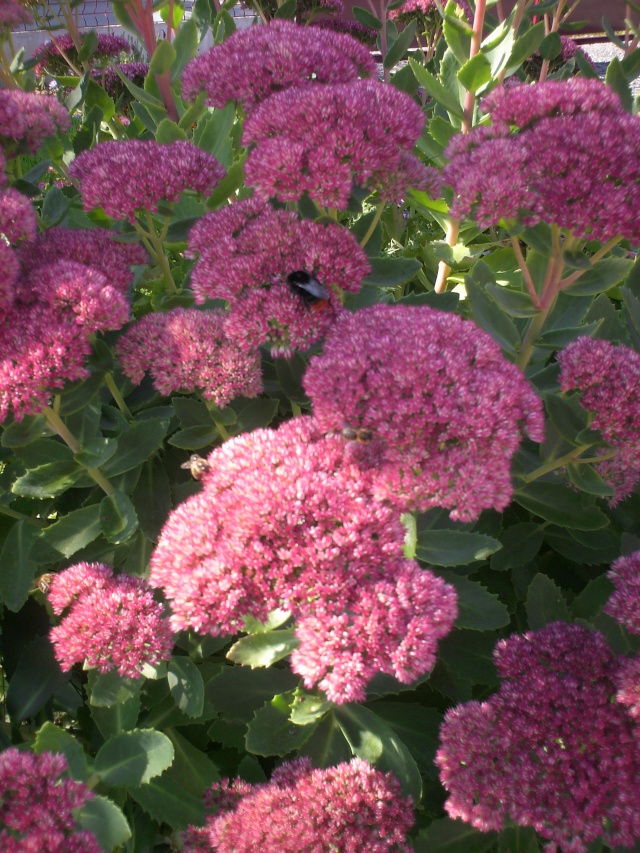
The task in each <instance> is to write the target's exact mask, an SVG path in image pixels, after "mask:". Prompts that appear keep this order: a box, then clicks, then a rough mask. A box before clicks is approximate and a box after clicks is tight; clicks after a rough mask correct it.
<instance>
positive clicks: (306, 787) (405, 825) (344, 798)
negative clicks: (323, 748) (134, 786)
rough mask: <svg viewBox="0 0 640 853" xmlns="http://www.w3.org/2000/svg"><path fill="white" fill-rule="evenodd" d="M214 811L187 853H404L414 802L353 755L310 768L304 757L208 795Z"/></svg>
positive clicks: (193, 831) (192, 833) (192, 834)
mask: <svg viewBox="0 0 640 853" xmlns="http://www.w3.org/2000/svg"><path fill="white" fill-rule="evenodd" d="M207 807H208V808H209V809H213V810H214V814H213V815H212V816H210V817H209V818H208V819H207V823H206V825H205V827H204V828H196V827H190V828H189V831H188V833H187V836H186V839H185V842H186V844H185V853H197V851H204V850H216V851H218V853H256V851H258V850H259V851H260V853H324V851H328V850H339V851H341V853H408V851H409V850H410V847H409V846H408V845H407V844H406V840H407V833H408V832H409V830H410V829H411V827H412V825H413V809H412V802H411V799H410V798H409V797H403V796H402V792H401V790H400V785H399V783H398V781H397V779H396V778H395V777H394V776H393V775H392V774H391V773H382V772H381V771H380V770H376V769H375V768H374V767H372V766H371V765H370V764H367V762H366V761H362V760H361V759H359V758H354V759H353V760H352V761H350V762H349V763H346V762H343V763H341V764H338V765H336V766H335V767H327V768H326V769H316V770H314V769H313V768H312V766H311V762H310V761H309V759H308V758H299V759H296V760H294V761H288V762H284V763H283V764H281V765H280V767H278V768H277V769H276V770H275V771H274V772H273V774H272V776H271V779H270V780H269V782H265V783H263V784H258V785H249V784H247V783H246V782H243V781H241V780H237V781H235V782H234V783H233V784H232V785H231V786H229V783H228V780H224V781H223V782H220V783H217V784H215V785H214V786H213V788H212V789H211V790H210V791H209V793H208V794H207Z"/></svg>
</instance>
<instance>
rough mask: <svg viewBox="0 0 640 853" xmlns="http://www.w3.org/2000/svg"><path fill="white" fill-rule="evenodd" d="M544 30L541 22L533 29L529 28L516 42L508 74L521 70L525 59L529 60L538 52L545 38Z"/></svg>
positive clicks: (510, 57) (508, 66)
mask: <svg viewBox="0 0 640 853" xmlns="http://www.w3.org/2000/svg"><path fill="white" fill-rule="evenodd" d="M544 28H545V24H544V21H539V22H538V23H537V24H535V25H534V26H533V27H529V29H528V30H527V31H526V32H525V33H524V34H523V35H521V36H520V38H518V39H516V40H515V42H514V44H513V49H512V50H511V55H510V56H509V63H508V65H507V74H509V73H510V72H511V71H514V70H515V69H517V68H519V67H520V66H521V65H522V63H523V62H524V61H525V59H528V58H529V57H530V56H531V54H532V53H535V52H536V50H538V48H539V47H540V45H541V44H542V42H543V40H544V37H545V34H544Z"/></svg>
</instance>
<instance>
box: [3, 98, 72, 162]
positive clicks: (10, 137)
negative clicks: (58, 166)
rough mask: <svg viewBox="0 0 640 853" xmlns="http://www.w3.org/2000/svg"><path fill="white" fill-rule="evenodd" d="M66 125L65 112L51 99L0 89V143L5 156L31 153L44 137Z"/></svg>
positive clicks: (69, 123) (67, 120)
mask: <svg viewBox="0 0 640 853" xmlns="http://www.w3.org/2000/svg"><path fill="white" fill-rule="evenodd" d="M70 126H71V120H70V118H69V113H68V112H67V110H66V109H65V108H64V107H63V105H62V104H60V103H58V101H56V99H55V98H52V97H49V96H48V95H38V94H36V93H35V92H23V91H22V90H21V89H0V143H1V144H2V146H3V148H4V151H5V154H6V155H7V156H9V157H15V156H16V155H17V154H21V153H23V152H27V153H28V154H35V153H36V152H37V151H38V148H40V146H41V145H42V143H43V142H44V140H45V139H46V138H47V137H49V136H53V135H54V134H56V133H57V132H58V131H62V132H63V133H64V132H65V131H67V130H69V127H70Z"/></svg>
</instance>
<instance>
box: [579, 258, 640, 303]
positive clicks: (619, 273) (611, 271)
mask: <svg viewBox="0 0 640 853" xmlns="http://www.w3.org/2000/svg"><path fill="white" fill-rule="evenodd" d="M632 266H633V261H632V260H630V259H629V258H603V259H602V260H601V261H597V262H596V263H595V264H594V265H593V266H592V267H591V269H590V270H587V271H586V272H584V273H583V274H582V275H581V276H580V278H579V279H578V280H577V281H576V282H575V283H574V284H570V285H569V287H567V288H565V289H564V293H566V294H568V295H569V296H594V295H595V294H596V293H604V291H606V290H609V289H610V288H611V287H613V285H614V284H618V282H620V281H622V280H623V279H624V278H626V276H627V275H628V274H629V272H630V270H631V267H632Z"/></svg>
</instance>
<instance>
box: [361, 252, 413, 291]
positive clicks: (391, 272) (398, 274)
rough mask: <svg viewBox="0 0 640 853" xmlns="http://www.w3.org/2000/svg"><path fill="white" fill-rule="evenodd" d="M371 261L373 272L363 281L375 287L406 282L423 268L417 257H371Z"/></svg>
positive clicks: (393, 285) (391, 285) (392, 285)
mask: <svg viewBox="0 0 640 853" xmlns="http://www.w3.org/2000/svg"><path fill="white" fill-rule="evenodd" d="M370 263H371V272H370V273H369V274H368V275H367V276H366V278H365V279H364V280H363V282H362V283H363V285H364V284H368V285H374V286H375V287H397V286H398V285H399V284H406V282H408V281H411V279H412V278H413V277H414V276H415V274H416V273H417V272H418V270H421V269H422V264H421V263H420V261H417V260H415V258H370Z"/></svg>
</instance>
